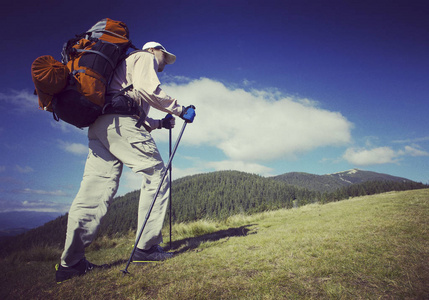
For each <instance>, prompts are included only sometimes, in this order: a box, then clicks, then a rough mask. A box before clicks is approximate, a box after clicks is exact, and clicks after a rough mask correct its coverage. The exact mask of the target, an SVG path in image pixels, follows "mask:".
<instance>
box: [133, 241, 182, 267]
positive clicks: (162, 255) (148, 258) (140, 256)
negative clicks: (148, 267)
mask: <svg viewBox="0 0 429 300" xmlns="http://www.w3.org/2000/svg"><path fill="white" fill-rule="evenodd" d="M173 255H174V254H173V253H170V252H165V251H164V250H163V249H162V248H161V247H160V246H159V245H155V246H152V247H151V248H150V249H149V250H142V249H139V248H137V249H136V251H135V252H134V255H133V258H132V262H133V263H145V262H153V261H162V260H166V259H169V258H172V257H173Z"/></svg>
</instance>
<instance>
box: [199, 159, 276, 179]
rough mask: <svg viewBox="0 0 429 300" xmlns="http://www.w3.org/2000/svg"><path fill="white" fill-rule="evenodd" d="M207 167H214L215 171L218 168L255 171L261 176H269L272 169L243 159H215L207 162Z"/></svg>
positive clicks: (247, 171) (218, 169)
mask: <svg viewBox="0 0 429 300" xmlns="http://www.w3.org/2000/svg"><path fill="white" fill-rule="evenodd" d="M207 167H211V168H214V169H215V170H216V171H220V170H236V171H242V172H246V173H255V174H260V175H263V176H271V175H272V174H271V172H272V171H273V169H271V168H268V167H265V166H263V165H260V164H256V163H248V162H243V161H230V160H224V161H216V162H209V163H207Z"/></svg>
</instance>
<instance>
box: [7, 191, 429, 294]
mask: <svg viewBox="0 0 429 300" xmlns="http://www.w3.org/2000/svg"><path fill="white" fill-rule="evenodd" d="M428 225H429V189H420V190H413V191H405V192H389V193H383V194H377V195H372V196H364V197H356V198H351V199H349V200H345V201H339V202H332V203H328V204H323V205H322V204H320V202H319V203H315V204H310V205H306V206H301V207H299V208H295V209H279V210H275V211H266V212H262V213H256V214H239V215H235V216H230V217H228V218H225V219H222V220H219V221H214V220H211V221H210V220H199V221H196V222H190V223H180V224H177V225H175V227H174V232H173V238H174V241H173V247H172V248H173V249H172V251H174V252H176V254H177V255H176V256H175V257H174V258H172V259H171V260H168V261H165V262H162V263H155V264H148V265H143V266H137V265H131V266H130V267H129V269H128V270H129V271H130V273H131V274H129V275H125V276H124V275H122V273H121V272H120V270H121V269H123V268H124V266H125V261H126V260H127V259H128V257H129V255H130V252H131V249H132V248H131V247H132V244H133V239H134V234H133V233H129V234H126V235H122V236H118V237H115V238H102V239H99V240H98V241H97V242H95V243H94V244H93V245H92V246H91V247H90V248H89V249H88V252H87V258H88V259H89V260H90V261H92V262H94V263H98V264H101V263H111V264H113V267H112V268H111V269H109V270H103V271H94V272H92V273H89V274H87V275H85V276H83V277H79V278H74V279H72V280H69V281H67V282H65V283H63V284H60V285H57V284H56V283H55V281H54V269H53V266H54V264H55V263H57V262H58V257H59V255H60V252H61V249H59V248H57V247H51V246H39V247H35V248H32V249H30V250H27V251H16V252H14V253H13V254H11V255H9V256H8V257H6V258H4V259H2V260H1V261H0V266H1V269H2V273H1V274H2V275H0V282H1V287H0V298H1V299H333V298H334V299H380V298H382V299H428V298H429V287H428V285H427V282H429V265H428V261H429V252H428V249H429V235H428V232H427V230H428Z"/></svg>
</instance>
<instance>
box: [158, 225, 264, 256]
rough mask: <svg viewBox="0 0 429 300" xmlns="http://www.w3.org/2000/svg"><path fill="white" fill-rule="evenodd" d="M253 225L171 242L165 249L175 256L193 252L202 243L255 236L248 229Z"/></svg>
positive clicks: (252, 231)
mask: <svg viewBox="0 0 429 300" xmlns="http://www.w3.org/2000/svg"><path fill="white" fill-rule="evenodd" d="M253 225H255V224H250V225H245V226H241V227H236V228H229V229H225V230H219V231H216V232H212V233H207V234H204V235H200V236H196V237H191V238H186V239H182V240H178V241H173V242H171V245H170V243H168V244H167V246H166V247H165V249H169V250H170V251H172V252H174V253H175V254H180V253H183V252H186V251H189V250H193V249H196V248H198V247H199V246H200V245H201V244H202V243H205V242H214V241H219V240H222V239H226V240H225V242H226V241H227V240H228V239H229V238H230V237H237V236H246V235H248V234H255V233H256V231H254V230H251V229H249V228H248V227H250V226H253Z"/></svg>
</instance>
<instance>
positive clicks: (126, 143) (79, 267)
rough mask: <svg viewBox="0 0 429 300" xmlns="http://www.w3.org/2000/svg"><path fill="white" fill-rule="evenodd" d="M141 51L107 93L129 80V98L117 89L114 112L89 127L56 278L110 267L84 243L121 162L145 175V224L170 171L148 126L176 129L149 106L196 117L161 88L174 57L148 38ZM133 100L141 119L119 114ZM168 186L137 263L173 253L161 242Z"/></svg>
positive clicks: (143, 239) (141, 201)
mask: <svg viewBox="0 0 429 300" xmlns="http://www.w3.org/2000/svg"><path fill="white" fill-rule="evenodd" d="M142 50H143V51H135V52H133V53H131V54H130V55H129V56H128V57H127V58H126V59H125V60H124V61H123V62H121V64H120V65H119V66H118V67H117V69H116V71H115V74H114V76H113V78H112V82H111V84H110V87H109V88H110V90H109V93H110V94H111V93H116V92H118V91H120V90H121V89H123V88H124V87H127V86H130V85H131V84H132V85H133V89H131V90H129V91H127V92H126V97H125V95H124V94H121V93H117V95H118V96H117V97H116V98H113V99H114V100H112V103H113V104H112V107H111V108H110V112H107V114H103V115H101V116H100V117H98V119H97V120H96V121H95V122H94V123H93V124H92V125H91V126H90V127H89V129H88V139H89V155H88V158H87V161H86V165H85V171H84V175H83V179H82V182H81V186H80V189H79V192H78V194H77V195H76V198H75V199H74V201H73V203H72V205H71V207H70V211H69V215H68V223H67V235H66V241H65V247H64V252H63V253H62V256H61V264H60V265H59V266H58V267H57V272H56V280H57V282H62V281H64V280H67V279H69V278H71V277H73V276H78V275H83V274H85V273H86V272H87V271H89V270H92V269H93V268H97V267H101V268H104V267H108V266H107V265H102V266H97V265H94V264H92V263H90V262H88V261H87V260H86V259H85V247H87V246H89V244H90V243H91V242H92V240H93V239H94V237H95V235H96V232H97V229H98V227H99V225H100V221H101V219H102V217H103V216H104V215H105V214H106V212H107V209H108V206H109V204H110V202H111V201H112V199H113V197H114V195H115V193H116V191H117V189H118V185H119V178H120V176H121V172H122V167H123V165H126V166H128V167H129V168H131V169H132V170H133V171H134V172H135V173H137V174H141V175H142V185H141V192H140V199H139V207H138V224H137V228H140V227H141V226H142V224H143V222H144V218H145V216H146V213H147V211H148V209H149V206H150V204H151V203H152V201H153V198H154V195H155V193H156V190H157V188H158V186H159V184H160V182H161V178H162V175H163V173H164V172H165V171H166V170H165V166H164V163H163V161H162V158H161V155H160V153H159V151H158V149H157V146H156V144H155V142H154V140H153V139H152V137H151V135H150V131H151V130H155V129H161V128H167V129H169V128H172V127H174V122H175V119H174V117H172V116H171V115H167V116H166V117H165V118H164V119H162V120H154V119H151V118H149V117H146V118H145V115H146V116H147V114H148V112H149V108H150V106H152V107H153V108H156V109H158V110H161V111H163V112H166V113H169V114H172V115H175V116H179V117H180V118H182V119H184V120H185V121H186V122H187V123H192V122H193V119H194V117H195V110H194V107H193V106H188V107H186V108H185V107H183V106H181V105H179V104H178V102H177V100H176V99H174V98H172V97H170V96H168V95H167V94H166V93H165V92H164V91H163V90H162V89H161V88H160V81H159V79H158V75H157V72H162V71H163V70H164V68H165V66H166V65H167V64H173V63H174V62H175V60H176V56H175V55H174V54H172V53H170V52H168V51H167V50H166V49H165V48H164V47H163V46H162V45H161V44H159V43H157V42H148V43H146V44H145V45H144V46H143V49H142ZM130 99H131V100H132V101H131V102H130ZM135 104H137V107H138V108H139V111H140V112H143V114H142V115H140V117H141V118H143V119H140V121H139V118H138V117H136V116H130V115H124V114H120V113H115V108H117V110H116V111H119V112H120V111H121V109H123V108H124V107H123V105H125V106H130V105H131V106H133V105H135ZM121 105H122V107H121ZM141 121H144V122H143V126H142V127H140V128H139V127H137V126H136V124H137V123H138V122H139V123H140V122H141ZM169 188H170V187H169V180H168V179H166V180H164V181H163V183H162V185H161V188H160V192H159V195H158V197H157V200H156V202H155V205H154V207H153V210H152V212H151V214H150V218H149V219H148V222H147V224H146V226H145V230H144V232H143V235H142V237H141V238H140V240H139V242H138V244H137V248H136V251H135V253H134V256H133V258H132V260H133V262H139V261H160V260H165V259H168V258H171V257H172V256H173V254H172V253H169V252H164V251H163V249H162V248H161V247H160V246H159V244H160V243H162V235H161V229H162V225H163V221H164V217H165V213H166V209H167V204H168V193H169Z"/></svg>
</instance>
